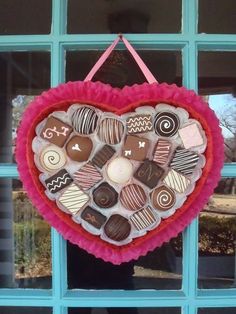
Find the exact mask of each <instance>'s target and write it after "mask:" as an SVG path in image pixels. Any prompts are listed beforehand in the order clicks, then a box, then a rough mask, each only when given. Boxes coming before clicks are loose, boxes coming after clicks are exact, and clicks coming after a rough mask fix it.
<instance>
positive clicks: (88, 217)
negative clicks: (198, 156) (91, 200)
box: [81, 206, 107, 229]
mask: <svg viewBox="0 0 236 314" xmlns="http://www.w3.org/2000/svg"><path fill="white" fill-rule="evenodd" d="M81 218H82V219H83V220H85V221H87V222H88V223H89V224H90V225H92V226H93V227H95V228H96V229H100V228H101V227H102V225H103V224H104V223H105V222H106V220H107V217H106V216H104V215H103V214H101V213H100V212H99V211H97V210H96V209H93V208H92V207H90V206H87V207H85V209H84V210H83V211H82V214H81Z"/></svg>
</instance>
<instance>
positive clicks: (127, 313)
mask: <svg viewBox="0 0 236 314" xmlns="http://www.w3.org/2000/svg"><path fill="white" fill-rule="evenodd" d="M180 313H181V309H180V308H175V307H174V308H171V307H166V308H164V307H156V308H132V307H131V308H70V309H68V314H180Z"/></svg>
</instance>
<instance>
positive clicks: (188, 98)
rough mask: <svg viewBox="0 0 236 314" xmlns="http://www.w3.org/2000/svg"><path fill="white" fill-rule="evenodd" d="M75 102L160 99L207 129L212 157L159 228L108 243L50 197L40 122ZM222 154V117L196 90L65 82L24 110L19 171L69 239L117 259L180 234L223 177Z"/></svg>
mask: <svg viewBox="0 0 236 314" xmlns="http://www.w3.org/2000/svg"><path fill="white" fill-rule="evenodd" d="M75 102H76V103H86V104H91V105H94V106H97V107H98V108H100V109H102V110H104V111H112V112H114V113H117V114H122V113H124V112H128V111H132V110H134V109H135V108H136V107H138V106H140V105H145V104H148V105H156V104H157V103H161V102H162V103H163V102H165V103H169V104H172V105H175V106H178V107H183V108H185V109H186V110H187V111H188V112H189V113H190V115H191V116H192V117H193V118H195V119H197V120H198V121H199V122H200V123H201V124H202V126H203V129H204V130H205V133H206V135H207V140H208V147H207V150H206V159H207V162H206V165H205V167H204V169H203V174H202V177H201V178H200V179H199V180H198V181H197V184H196V188H195V190H194V192H193V193H192V194H191V195H190V196H189V197H188V199H187V200H186V202H185V204H184V205H183V206H182V207H181V208H180V209H178V211H176V213H175V214H174V215H173V216H171V217H169V218H168V219H165V220H164V221H163V222H162V223H161V224H160V225H159V227H158V228H157V229H155V230H152V231H150V232H148V233H147V235H146V236H144V237H141V238H137V239H134V240H133V241H132V242H131V243H130V244H128V245H125V246H123V247H118V246H114V245H111V244H109V243H106V242H104V241H102V240H101V239H100V238H99V237H96V236H94V235H91V234H89V233H88V232H87V231H85V230H84V229H83V228H82V227H81V226H80V225H78V224H76V223H75V222H73V221H72V219H71V218H70V216H69V215H67V214H65V213H63V212H62V211H60V210H59V209H58V208H57V207H56V205H55V203H54V202H52V201H50V200H49V199H48V198H47V197H46V195H45V193H44V187H43V186H42V184H41V183H40V181H39V179H38V175H39V172H38V170H37V169H36V167H35V165H34V162H33V152H32V148H31V145H32V139H33V138H34V136H35V127H36V125H37V124H38V123H39V122H40V121H41V120H42V119H44V118H45V117H46V116H47V115H48V114H50V113H51V112H53V111H55V110H66V109H67V108H68V107H69V106H70V105H71V104H72V103H75ZM223 158H224V151H223V137H222V135H221V129H220V127H219V121H218V119H217V118H216V116H215V114H214V112H213V111H212V110H211V109H210V108H209V106H208V104H207V103H205V102H204V101H203V100H202V98H201V97H199V96H198V95H196V94H195V93H194V92H193V91H189V90H187V89H186V88H184V87H177V86H176V85H168V84H165V83H163V84H158V83H153V84H147V83H144V84H142V85H134V86H131V87H125V88H123V89H122V90H120V89H117V88H115V89H114V88H112V87H111V86H110V85H105V84H103V83H100V82H96V83H93V82H68V83H66V84H61V85H59V86H58V87H56V88H52V89H50V90H49V91H47V92H44V93H42V95H40V96H38V97H36V98H35V99H34V101H32V103H31V104H30V105H29V106H28V107H27V109H26V111H25V113H24V115H23V118H22V121H21V124H20V127H19V129H18V134H17V148H16V159H17V164H18V171H19V174H20V179H21V180H22V182H23V186H24V188H25V190H26V191H27V193H28V195H29V197H30V199H31V200H32V202H33V204H34V206H35V207H36V208H37V209H38V211H39V212H40V213H41V215H42V216H43V217H44V219H46V220H47V221H48V222H49V223H50V225H51V226H53V227H54V228H55V229H56V230H57V231H58V232H59V233H61V234H62V235H63V237H64V238H65V239H67V240H69V241H71V242H72V243H74V244H77V245H78V246H80V247H81V248H83V249H85V250H87V251H88V252H89V253H92V254H93V255H95V256H96V257H98V258H102V259H103V260H105V261H109V262H112V263H113V264H120V263H122V262H128V261H130V260H132V259H138V258H139V257H140V256H142V255H146V254H147V253H148V252H149V251H151V250H153V249H155V248H156V247H159V246H161V245H162V244H163V243H164V242H167V241H169V240H170V239H171V238H172V237H175V236H177V235H178V233H179V232H181V231H182V230H183V229H184V228H185V227H186V226H187V225H188V224H189V223H190V222H191V220H192V219H193V218H195V217H196V216H197V214H198V213H199V211H200V210H201V209H202V208H203V206H204V205H205V204H206V202H207V201H208V199H209V197H210V196H211V195H212V193H213V191H214V188H215V187H216V185H217V182H218V181H219V179H220V171H221V168H222V166H223Z"/></svg>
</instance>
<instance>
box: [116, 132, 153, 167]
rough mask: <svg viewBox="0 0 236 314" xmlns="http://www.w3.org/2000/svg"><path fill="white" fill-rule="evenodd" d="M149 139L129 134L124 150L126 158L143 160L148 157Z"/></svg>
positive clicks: (123, 153)
mask: <svg viewBox="0 0 236 314" xmlns="http://www.w3.org/2000/svg"><path fill="white" fill-rule="evenodd" d="M148 148H149V140H148V139H146V138H141V137H138V136H133V135H128V136H127V137H126V140H125V144H124V147H123V150H122V155H123V156H124V157H126V158H129V159H133V160H137V161H142V160H144V159H145V158H146V157H147V152H148Z"/></svg>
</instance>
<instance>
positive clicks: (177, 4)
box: [67, 0, 182, 34]
mask: <svg viewBox="0 0 236 314" xmlns="http://www.w3.org/2000/svg"><path fill="white" fill-rule="evenodd" d="M181 12H182V8H181V0H146V1H145V0H129V1H126V0H119V1H111V0H87V1H77V0H68V21H67V25H68V33H85V34H89V33H92V34H93V33H96V34H98V33H101V34H103V33H179V32H181Z"/></svg>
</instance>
